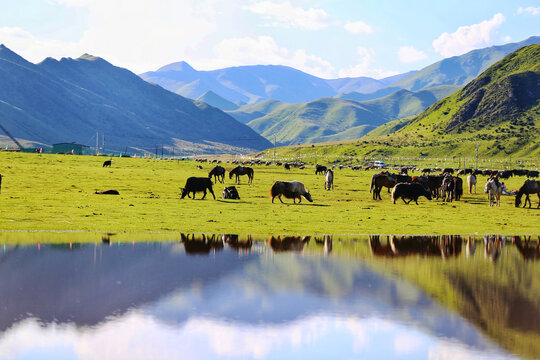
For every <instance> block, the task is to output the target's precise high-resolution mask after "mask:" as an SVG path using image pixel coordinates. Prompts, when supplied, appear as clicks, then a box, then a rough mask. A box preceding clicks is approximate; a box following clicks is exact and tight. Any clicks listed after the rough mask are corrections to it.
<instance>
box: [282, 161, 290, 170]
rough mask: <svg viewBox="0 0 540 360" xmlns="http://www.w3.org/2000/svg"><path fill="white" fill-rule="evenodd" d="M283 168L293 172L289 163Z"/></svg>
mask: <svg viewBox="0 0 540 360" xmlns="http://www.w3.org/2000/svg"><path fill="white" fill-rule="evenodd" d="M283 167H284V168H285V170H291V165H289V163H285V164H283Z"/></svg>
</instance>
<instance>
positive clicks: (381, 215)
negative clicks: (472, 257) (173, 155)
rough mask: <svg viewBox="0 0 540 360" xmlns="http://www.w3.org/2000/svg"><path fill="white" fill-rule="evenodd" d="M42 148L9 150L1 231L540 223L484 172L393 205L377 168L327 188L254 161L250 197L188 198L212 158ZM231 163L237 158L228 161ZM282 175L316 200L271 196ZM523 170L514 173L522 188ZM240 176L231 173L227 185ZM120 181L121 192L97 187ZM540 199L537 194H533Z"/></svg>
mask: <svg viewBox="0 0 540 360" xmlns="http://www.w3.org/2000/svg"><path fill="white" fill-rule="evenodd" d="M107 159H108V158H104V157H94V156H70V155H38V154H21V153H7V152H0V169H1V170H0V171H1V173H2V175H3V181H2V191H1V194H0V226H1V229H2V230H25V231H27V230H51V231H92V232H212V233H240V234H249V233H251V234H471V233H480V234H482V233H501V234H533V233H536V234H537V233H539V232H540V226H539V224H540V222H539V219H540V210H537V209H522V208H519V209H518V208H515V207H514V203H513V201H514V198H513V197H511V196H505V197H503V198H502V204H501V206H500V207H494V208H490V207H489V206H488V203H487V196H486V195H485V194H484V193H483V183H484V181H485V178H484V177H480V178H479V186H478V191H477V194H476V195H468V194H465V196H464V197H463V199H462V200H461V201H458V202H453V203H444V202H442V201H437V200H434V201H428V200H426V199H425V198H420V200H419V203H420V205H418V206H417V205H415V204H410V205H405V204H403V202H402V201H401V200H400V201H399V202H398V203H397V204H395V205H394V204H392V202H391V200H390V194H388V193H386V192H384V191H383V193H382V194H383V200H382V201H374V200H372V198H371V194H370V193H369V183H370V180H371V176H372V175H373V173H374V171H363V170H361V171H353V170H349V169H344V170H336V172H335V190H334V191H325V190H324V189H323V184H324V178H323V176H322V175H317V176H316V175H315V174H314V173H315V171H314V168H313V167H307V168H306V169H304V170H298V169H292V170H291V171H287V170H285V169H283V167H276V166H269V167H266V166H254V169H255V180H254V182H253V185H248V184H247V183H246V182H247V177H243V178H242V183H241V184H240V185H238V186H237V188H238V190H239V193H240V197H241V200H223V199H220V197H221V193H222V190H223V187H224V185H222V184H218V185H215V186H214V191H215V193H216V198H217V200H213V199H212V197H211V195H210V194H209V195H208V196H207V197H206V199H205V200H200V197H201V194H198V195H197V196H198V198H199V199H197V200H191V199H188V198H185V199H182V200H181V199H180V194H179V188H180V187H182V186H184V184H185V181H186V179H187V178H188V177H190V176H206V175H207V174H208V171H209V170H210V169H211V167H212V165H210V164H203V166H204V169H203V170H200V169H197V167H196V166H197V164H198V163H196V162H194V161H173V160H170V161H169V160H152V159H139V158H114V161H113V166H112V167H111V168H103V167H102V163H103V161H104V160H107ZM223 165H224V166H225V168H227V169H228V170H230V169H232V167H233V165H232V164H223ZM276 180H299V181H302V182H303V183H304V184H305V185H306V187H307V188H308V189H310V191H311V194H312V197H313V199H314V202H313V203H308V202H307V201H305V200H304V201H302V203H301V204H300V205H293V204H292V200H286V201H287V202H288V203H287V204H281V203H279V201H277V199H276V201H277V202H276V203H275V204H272V203H271V200H270V198H269V190H270V187H271V186H272V184H273V182H274V181H276ZM523 181H524V178H511V179H509V180H508V181H507V185H508V189H510V190H511V189H517V188H519V186H521V184H522V183H523ZM231 184H233V182H232V181H231V180H229V179H228V178H226V180H225V185H231ZM107 189H116V190H118V191H119V192H120V196H113V195H95V194H93V192H94V191H96V190H107ZM533 201H534V204H535V206H536V199H534V200H533Z"/></svg>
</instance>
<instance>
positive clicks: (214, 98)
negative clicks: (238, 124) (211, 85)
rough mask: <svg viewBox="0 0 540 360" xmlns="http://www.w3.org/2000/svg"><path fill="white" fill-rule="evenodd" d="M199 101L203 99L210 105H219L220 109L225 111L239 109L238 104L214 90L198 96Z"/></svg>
mask: <svg viewBox="0 0 540 360" xmlns="http://www.w3.org/2000/svg"><path fill="white" fill-rule="evenodd" d="M197 101H202V102H204V103H207V104H208V105H210V106H213V107H217V108H218V109H221V110H223V111H226V110H236V109H238V105H236V104H235V103H233V102H230V101H229V100H227V99H224V98H222V97H221V96H219V95H218V94H216V93H215V92H213V91H207V92H205V93H204V94H202V95H201V96H199V97H198V98H197Z"/></svg>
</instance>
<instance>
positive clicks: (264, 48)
mask: <svg viewBox="0 0 540 360" xmlns="http://www.w3.org/2000/svg"><path fill="white" fill-rule="evenodd" d="M532 35H540V0H534V1H533V0H529V1H508V0H506V1H498V0H490V1H484V0H472V1H471V0H469V1H461V0H459V1H458V0H454V1H452V0H448V1H445V2H438V1H437V2H435V1H414V0H413V1H397V0H396V1H385V0H378V1H364V0H318V1H305V0H287V1H281V0H177V1H174V0H153V1H147V0H18V1H9V0H0V42H1V43H3V44H5V45H6V46H7V47H9V48H10V49H12V50H14V51H15V52H17V53H18V54H20V55H22V56H23V57H25V58H26V59H28V60H30V61H32V62H39V61H41V60H43V59H44V58H46V57H48V56H51V57H54V58H61V57H78V56H80V55H81V54H83V53H90V54H92V55H96V56H101V57H103V58H105V59H106V60H108V61H110V62H111V63H113V64H114V65H117V66H122V67H126V68H128V69H130V70H131V71H134V72H136V73H141V72H144V71H150V70H155V69H157V68H159V67H161V66H163V65H166V64H168V63H171V62H176V61H181V60H185V61H187V62H189V63H190V64H191V65H192V66H193V67H195V68H196V69H199V70H209V69H216V68H221V67H228V66H238V65H251V64H281V65H288V66H292V67H295V68H297V69H300V70H303V71H306V72H308V73H311V74H314V75H317V76H321V77H325V78H335V77H345V76H370V77H375V78H381V77H385V76H389V75H393V74H397V73H402V72H405V71H409V70H413V69H420V68H422V67H424V66H427V65H429V64H431V63H433V62H436V61H438V60H440V59H442V58H445V57H449V56H453V55H460V54H463V53H465V52H467V51H470V50H472V49H475V48H482V47H486V46H491V45H497V44H503V43H507V42H516V41H521V40H524V39H526V38H527V37H529V36H532Z"/></svg>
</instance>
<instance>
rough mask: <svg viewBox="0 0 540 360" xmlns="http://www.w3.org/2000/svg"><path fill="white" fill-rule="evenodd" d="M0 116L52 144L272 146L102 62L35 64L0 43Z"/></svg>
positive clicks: (13, 128)
mask: <svg viewBox="0 0 540 360" xmlns="http://www.w3.org/2000/svg"><path fill="white" fill-rule="evenodd" d="M0 118H1V119H2V125H3V126H4V127H5V128H6V129H8V131H10V132H11V133H12V135H13V136H15V137H17V138H21V139H26V140H32V141H34V142H38V143H41V144H47V145H50V144H52V143H56V142H78V143H82V144H86V145H91V144H93V143H94V142H95V137H94V136H95V134H96V132H97V131H99V132H100V133H105V134H106V141H107V144H106V148H105V149H106V150H108V151H124V150H125V149H126V148H129V152H134V151H137V152H143V151H148V152H154V149H155V147H156V146H157V145H159V146H160V147H162V146H163V147H165V148H166V149H168V150H169V151H175V153H176V154H186V155H188V154H196V153H201V152H204V153H213V152H220V153H223V152H233V153H238V152H243V153H245V152H248V151H252V150H253V149H264V148H267V147H269V146H271V144H270V143H269V142H268V141H267V140H265V139H264V138H262V137H261V136H260V135H258V134H257V133H255V132H254V131H253V130H251V129H250V128H249V127H247V126H245V125H243V124H240V123H239V122H237V121H236V120H234V119H233V118H232V117H230V116H229V115H227V114H225V113H224V112H222V111H221V110H219V109H217V108H214V107H211V106H209V105H207V104H205V103H203V102H199V101H194V100H191V99H187V98H184V97H182V96H180V95H177V94H174V93H171V92H169V91H167V90H165V89H163V88H162V87H160V86H156V85H152V84H150V83H148V82H146V81H144V80H142V79H141V78H140V77H138V76H137V75H135V74H133V73H132V72H130V71H128V70H126V69H123V68H119V67H116V66H113V65H111V64H110V63H108V62H107V61H105V60H104V59H101V58H99V57H94V56H91V55H83V56H81V57H80V58H78V59H71V58H63V59H61V60H60V61H57V60H54V59H52V58H47V59H45V60H44V61H43V62H41V63H39V64H33V63H30V62H28V61H26V60H25V59H23V58H22V57H20V56H19V55H17V54H16V53H14V52H12V51H11V50H9V49H8V48H7V47H5V46H3V45H1V46H0Z"/></svg>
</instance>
